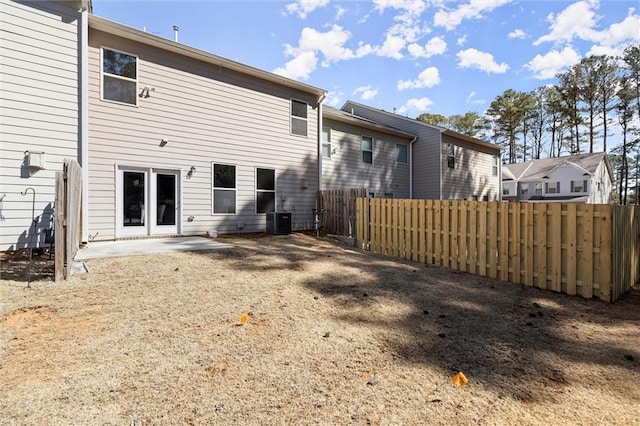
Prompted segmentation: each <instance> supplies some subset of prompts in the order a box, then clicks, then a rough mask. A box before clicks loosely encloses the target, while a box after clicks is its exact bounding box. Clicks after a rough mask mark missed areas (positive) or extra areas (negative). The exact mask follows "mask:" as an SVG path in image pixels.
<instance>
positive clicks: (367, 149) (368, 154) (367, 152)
mask: <svg viewBox="0 0 640 426" xmlns="http://www.w3.org/2000/svg"><path fill="white" fill-rule="evenodd" d="M362 162H363V163H366V164H373V138H370V137H369V136H363V137H362Z"/></svg>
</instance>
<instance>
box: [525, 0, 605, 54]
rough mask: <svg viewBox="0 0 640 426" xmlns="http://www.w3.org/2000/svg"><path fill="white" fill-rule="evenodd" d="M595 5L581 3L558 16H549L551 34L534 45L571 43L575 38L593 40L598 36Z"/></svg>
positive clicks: (573, 5) (570, 6) (575, 4)
mask: <svg viewBox="0 0 640 426" xmlns="http://www.w3.org/2000/svg"><path fill="white" fill-rule="evenodd" d="M595 5H596V3H590V2H587V1H579V2H576V3H573V4H571V5H569V6H567V8H566V9H564V10H563V11H562V12H560V13H559V14H558V15H554V14H553V13H551V14H549V15H548V16H547V21H549V23H550V24H551V25H550V30H551V32H550V33H549V34H546V35H544V36H542V37H540V38H538V39H537V40H536V41H535V42H534V43H533V44H534V46H537V45H539V44H541V43H544V42H570V41H571V40H573V39H574V37H578V38H581V39H583V40H592V39H593V37H594V36H595V34H596V32H595V31H594V30H593V27H595V25H596V14H595V12H594V11H593V10H592V6H595Z"/></svg>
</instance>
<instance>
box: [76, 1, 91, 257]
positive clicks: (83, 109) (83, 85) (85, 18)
mask: <svg viewBox="0 0 640 426" xmlns="http://www.w3.org/2000/svg"><path fill="white" fill-rule="evenodd" d="M80 22H81V25H80V52H79V53H78V54H79V56H80V58H79V61H80V165H81V166H82V236H81V239H82V243H84V244H86V243H88V242H89V10H88V9H87V7H86V6H85V7H83V8H82V10H80Z"/></svg>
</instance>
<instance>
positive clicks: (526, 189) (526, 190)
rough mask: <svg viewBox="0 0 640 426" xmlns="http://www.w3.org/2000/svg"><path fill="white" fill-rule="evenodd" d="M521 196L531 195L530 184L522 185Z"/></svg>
mask: <svg viewBox="0 0 640 426" xmlns="http://www.w3.org/2000/svg"><path fill="white" fill-rule="evenodd" d="M520 195H529V184H528V183H522V184H520Z"/></svg>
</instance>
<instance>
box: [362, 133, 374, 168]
mask: <svg viewBox="0 0 640 426" xmlns="http://www.w3.org/2000/svg"><path fill="white" fill-rule="evenodd" d="M364 138H368V139H371V150H368V149H364V147H363V146H362V142H364ZM374 144H375V139H374V137H373V136H366V135H361V138H360V163H361V164H370V165H372V166H373V149H374ZM365 151H366V152H371V162H370V163H367V162H365V161H364V158H363V156H362V154H364V152H365Z"/></svg>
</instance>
